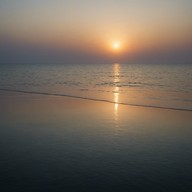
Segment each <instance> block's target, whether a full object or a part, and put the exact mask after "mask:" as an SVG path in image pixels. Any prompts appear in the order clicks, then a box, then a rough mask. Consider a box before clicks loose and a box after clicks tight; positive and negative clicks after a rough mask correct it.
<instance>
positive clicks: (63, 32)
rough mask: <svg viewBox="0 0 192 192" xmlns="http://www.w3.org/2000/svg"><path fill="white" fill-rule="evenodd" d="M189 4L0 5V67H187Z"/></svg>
mask: <svg viewBox="0 0 192 192" xmlns="http://www.w3.org/2000/svg"><path fill="white" fill-rule="evenodd" d="M191 10H192V1H190V0H170V1H165V0H162V1H158V0H146V1H142V0H126V1H118V0H97V1H94V0H81V1H77V0H65V1H61V0H56V1H51V0H46V1H45V0H38V1H37V0H34V1H28V0H26V1H22V0H17V1H11V0H7V1H1V2H0V58H1V59H0V63H4V62H5V63H6V62H46V61H53V62H63V63H106V62H107V63H108V62H113V63H114V62H132V63H138V62H142V63H145V62H155V63H157V62H159V63H161V62H162V63H163V62H170V63H181V62H185V63H192V56H191V52H192V38H191V34H192V22H191V18H192V12H191Z"/></svg>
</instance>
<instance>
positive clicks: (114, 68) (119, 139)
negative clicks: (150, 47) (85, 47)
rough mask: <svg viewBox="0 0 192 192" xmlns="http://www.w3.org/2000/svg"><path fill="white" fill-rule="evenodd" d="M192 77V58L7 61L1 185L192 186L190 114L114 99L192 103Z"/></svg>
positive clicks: (1, 70) (0, 120)
mask: <svg viewBox="0 0 192 192" xmlns="http://www.w3.org/2000/svg"><path fill="white" fill-rule="evenodd" d="M191 78H192V67H191V66H187V65H183V66H181V65H180V66H179V65H177V66H176V65H175V66H173V65H125V64H111V65H110V64H108V65H54V64H49V65H40V64H39V65H37V64H36V65H26V64H22V65H1V66H0V189H1V191H3V192H4V191H5V192H12V191H19V192H26V191H27V192H44V191H46V192H55V191H56V192H57V191H58V192H60V191H66V192H73V191H74V192H77V191H82V192H83V191H84V192H90V191H91V192H108V191H109V192H177V191H178V192H191V191H192V182H191V181H192V121H191V119H192V112H191V111H185V110H182V111H181V110H180V111H179V110H167V109H166V110H165V109H156V108H146V107H135V106H127V105H120V104H118V103H120V102H122V103H127V104H135V105H145V106H157V107H158V106H159V107H164V108H166V107H167V108H176V109H189V110H191V109H192V101H191V99H192V97H191V94H192V86H191V83H192V79H191ZM3 90H4V91H3ZM5 90H7V91H5ZM8 90H15V91H23V92H25V91H26V92H31V93H46V95H45V94H44V95H39V94H24V93H21V92H9V91H8ZM51 94H58V95H59V94H61V95H71V96H76V97H83V98H90V99H96V100H98V101H100V100H107V101H111V102H114V103H107V102H93V101H88V100H82V99H74V98H68V97H55V96H51Z"/></svg>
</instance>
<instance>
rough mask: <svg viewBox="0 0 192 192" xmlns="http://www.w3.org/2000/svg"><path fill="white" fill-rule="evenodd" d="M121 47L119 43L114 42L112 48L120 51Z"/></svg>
mask: <svg viewBox="0 0 192 192" xmlns="http://www.w3.org/2000/svg"><path fill="white" fill-rule="evenodd" d="M120 47H121V45H120V43H119V42H113V44H112V48H113V49H115V50H118V49H120Z"/></svg>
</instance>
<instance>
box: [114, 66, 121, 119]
mask: <svg viewBox="0 0 192 192" xmlns="http://www.w3.org/2000/svg"><path fill="white" fill-rule="evenodd" d="M119 69H120V65H119V63H115V64H114V65H113V73H114V79H113V83H114V85H115V87H114V89H113V95H114V103H115V111H114V114H115V120H116V121H117V120H118V107H119V87H118V83H119V81H120V79H119Z"/></svg>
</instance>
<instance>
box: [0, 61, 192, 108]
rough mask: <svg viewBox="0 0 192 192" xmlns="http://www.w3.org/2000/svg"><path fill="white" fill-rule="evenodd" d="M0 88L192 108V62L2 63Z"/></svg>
mask: <svg viewBox="0 0 192 192" xmlns="http://www.w3.org/2000/svg"><path fill="white" fill-rule="evenodd" d="M0 89H10V90H21V91H32V92H46V93H50V94H65V95H72V96H80V97H86V98H93V99H99V100H107V101H112V102H118V103H127V104H135V105H147V106H159V107H170V108H178V109H190V110H192V66H191V65H184V64H182V65H153V64H150V65H149V64H148V65H147V64H143V65H142V64H117V63H116V64H103V65H102V64H99V65H91V64H90V65H62V64H54V63H53V64H47V65H45V64H15V65H13V64H12V65H1V66H0Z"/></svg>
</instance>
